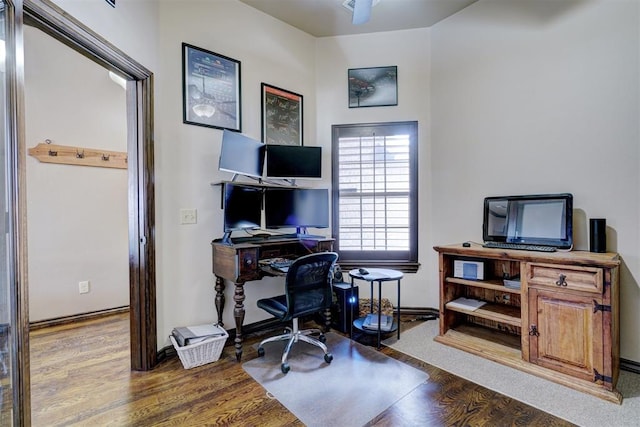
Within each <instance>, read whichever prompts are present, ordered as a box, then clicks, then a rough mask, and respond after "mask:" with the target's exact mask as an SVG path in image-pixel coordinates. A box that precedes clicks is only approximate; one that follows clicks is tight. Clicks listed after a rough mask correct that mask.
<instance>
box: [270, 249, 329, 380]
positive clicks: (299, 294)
mask: <svg viewBox="0 0 640 427" xmlns="http://www.w3.org/2000/svg"><path fill="white" fill-rule="evenodd" d="M337 259H338V254H337V253H335V252H320V253H314V254H310V255H305V256H302V257H300V258H298V259H296V260H295V261H294V262H293V263H292V264H291V266H289V270H288V271H287V276H286V278H285V294H284V295H278V296H276V297H273V298H263V299H260V300H258V307H260V308H261V309H263V310H265V311H267V312H268V313H270V314H272V315H273V316H275V317H276V318H278V319H280V320H282V321H283V322H286V321H289V320H291V321H292V323H293V325H292V328H289V327H287V328H286V329H285V333H284V334H282V335H278V336H275V337H270V338H267V339H265V340H263V341H262V342H261V343H260V346H259V347H258V356H261V357H262V356H264V348H263V346H264V344H266V343H268V342H274V341H288V343H287V346H286V347H285V350H284V353H283V354H282V364H281V365H280V368H281V370H282V373H284V374H286V373H287V372H289V369H290V368H289V363H287V358H288V357H289V351H290V350H291V347H292V346H293V344H294V343H296V342H298V340H302V341H305V342H308V343H309V344H313V345H315V346H318V347H320V348H321V349H322V350H323V351H324V361H325V362H327V363H331V361H332V360H333V355H332V354H331V353H329V350H328V349H327V346H326V345H325V344H324V342H325V341H326V338H325V336H324V333H323V332H322V331H321V330H319V329H305V330H302V331H301V330H299V329H298V318H300V317H301V316H306V315H309V314H314V313H317V312H324V315H325V318H326V319H329V316H331V311H330V310H331V301H332V292H331V270H332V268H333V265H334V264H335V262H336V261H337ZM314 333H319V334H320V336H319V337H318V338H317V339H316V338H314V337H311V336H310V335H311V334H314Z"/></svg>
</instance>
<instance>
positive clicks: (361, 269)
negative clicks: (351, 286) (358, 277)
mask: <svg viewBox="0 0 640 427" xmlns="http://www.w3.org/2000/svg"><path fill="white" fill-rule="evenodd" d="M358 272H359V273H360V274H362V275H363V276H366V275H367V274H369V272H368V271H367V270H366V269H364V268H359V269H358Z"/></svg>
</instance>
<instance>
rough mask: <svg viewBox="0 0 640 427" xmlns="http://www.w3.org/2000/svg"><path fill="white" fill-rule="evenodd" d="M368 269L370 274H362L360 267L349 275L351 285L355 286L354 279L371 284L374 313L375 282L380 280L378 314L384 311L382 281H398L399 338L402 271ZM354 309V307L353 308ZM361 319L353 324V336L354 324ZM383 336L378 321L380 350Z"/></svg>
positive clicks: (397, 311)
mask: <svg viewBox="0 0 640 427" xmlns="http://www.w3.org/2000/svg"><path fill="white" fill-rule="evenodd" d="M367 271H368V272H369V274H361V273H360V271H359V269H357V268H356V269H353V270H351V271H349V276H350V277H351V287H352V288H353V285H354V283H353V281H354V279H359V280H366V281H367V282H369V284H370V286H371V312H372V313H373V283H374V282H378V314H380V313H381V311H382V282H390V281H394V280H395V281H397V285H398V303H397V304H398V309H397V310H396V315H397V322H398V323H397V325H396V326H397V329H398V339H400V280H401V279H402V277H403V274H402V272H400V271H397V270H389V269H386V268H368V269H367ZM352 310H353V308H352ZM358 320H359V319H356V320H354V321H353V322H352V324H351V336H352V337H353V324H354V323H356V322H358ZM363 330H364V329H363ZM381 338H382V331H381V330H380V322H378V341H377V342H378V350H380V340H381Z"/></svg>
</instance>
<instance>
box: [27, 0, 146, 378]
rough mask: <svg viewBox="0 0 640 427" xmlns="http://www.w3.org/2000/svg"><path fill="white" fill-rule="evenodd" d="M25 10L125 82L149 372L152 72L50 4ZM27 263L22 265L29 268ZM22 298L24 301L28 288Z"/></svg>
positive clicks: (32, 1)
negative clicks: (121, 77) (123, 78)
mask: <svg viewBox="0 0 640 427" xmlns="http://www.w3.org/2000/svg"><path fill="white" fill-rule="evenodd" d="M23 9H24V23H25V25H31V26H34V27H36V28H38V29H40V30H42V31H44V32H45V33H46V34H48V35H50V36H52V37H53V38H55V39H56V40H58V41H60V42H62V43H64V44H65V45H67V46H69V47H70V48H72V49H73V50H75V51H77V52H78V53H80V54H82V55H83V56H85V57H87V58H89V59H91V60H92V61H94V62H96V63H98V64H100V65H101V66H103V67H104V68H106V69H107V70H109V71H113V72H115V73H116V74H119V75H122V76H123V77H125V79H126V80H127V95H126V100H127V154H128V168H127V170H128V194H129V196H128V206H129V207H128V217H129V285H130V286H129V288H130V295H129V312H130V319H131V320H130V323H131V369H132V370H137V371H147V370H150V369H152V368H153V367H154V366H155V365H156V364H157V363H158V357H157V320H156V280H155V208H154V207H155V202H154V184H153V183H154V156H153V148H154V147H153V146H154V141H153V73H151V72H150V71H149V70H147V69H146V68H145V67H143V66H142V65H140V64H139V63H137V62H136V61H134V60H133V59H132V58H130V57H129V56H127V55H126V54H125V53H124V52H122V51H121V50H119V49H118V48H116V47H115V46H113V45H112V44H110V43H109V42H108V41H106V40H105V39H103V38H102V37H100V36H99V35H98V34H96V33H95V32H93V31H92V30H91V29H90V28H88V27H86V26H85V25H83V24H82V23H81V22H80V21H78V20H76V19H75V18H74V17H72V16H71V15H69V14H68V13H66V12H65V11H64V10H63V9H61V8H59V7H58V6H56V5H55V4H53V3H52V2H50V1H49V0H24V4H23ZM22 149H23V150H24V147H23V148H22ZM23 193H24V191H23ZM22 197H24V194H23V195H22ZM23 218H25V217H23ZM23 220H24V219H23ZM25 258H26V257H24V258H23V259H22V260H21V261H20V262H21V263H24V266H25V268H26V265H27V260H26V259H25ZM25 271H26V270H25ZM23 286H26V285H23ZM22 295H23V296H22V298H23V299H25V302H26V298H27V296H26V289H25V292H23V293H22ZM23 357H29V356H28V354H27V355H24V356H23Z"/></svg>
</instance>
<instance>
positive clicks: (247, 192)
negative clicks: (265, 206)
mask: <svg viewBox="0 0 640 427" xmlns="http://www.w3.org/2000/svg"><path fill="white" fill-rule="evenodd" d="M223 186H224V204H223V208H224V232H225V233H226V237H228V235H229V234H230V233H231V232H232V231H239V230H251V229H259V228H260V225H261V223H262V189H261V188H255V187H250V186H244V185H238V184H232V183H225V184H224V185H223Z"/></svg>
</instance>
